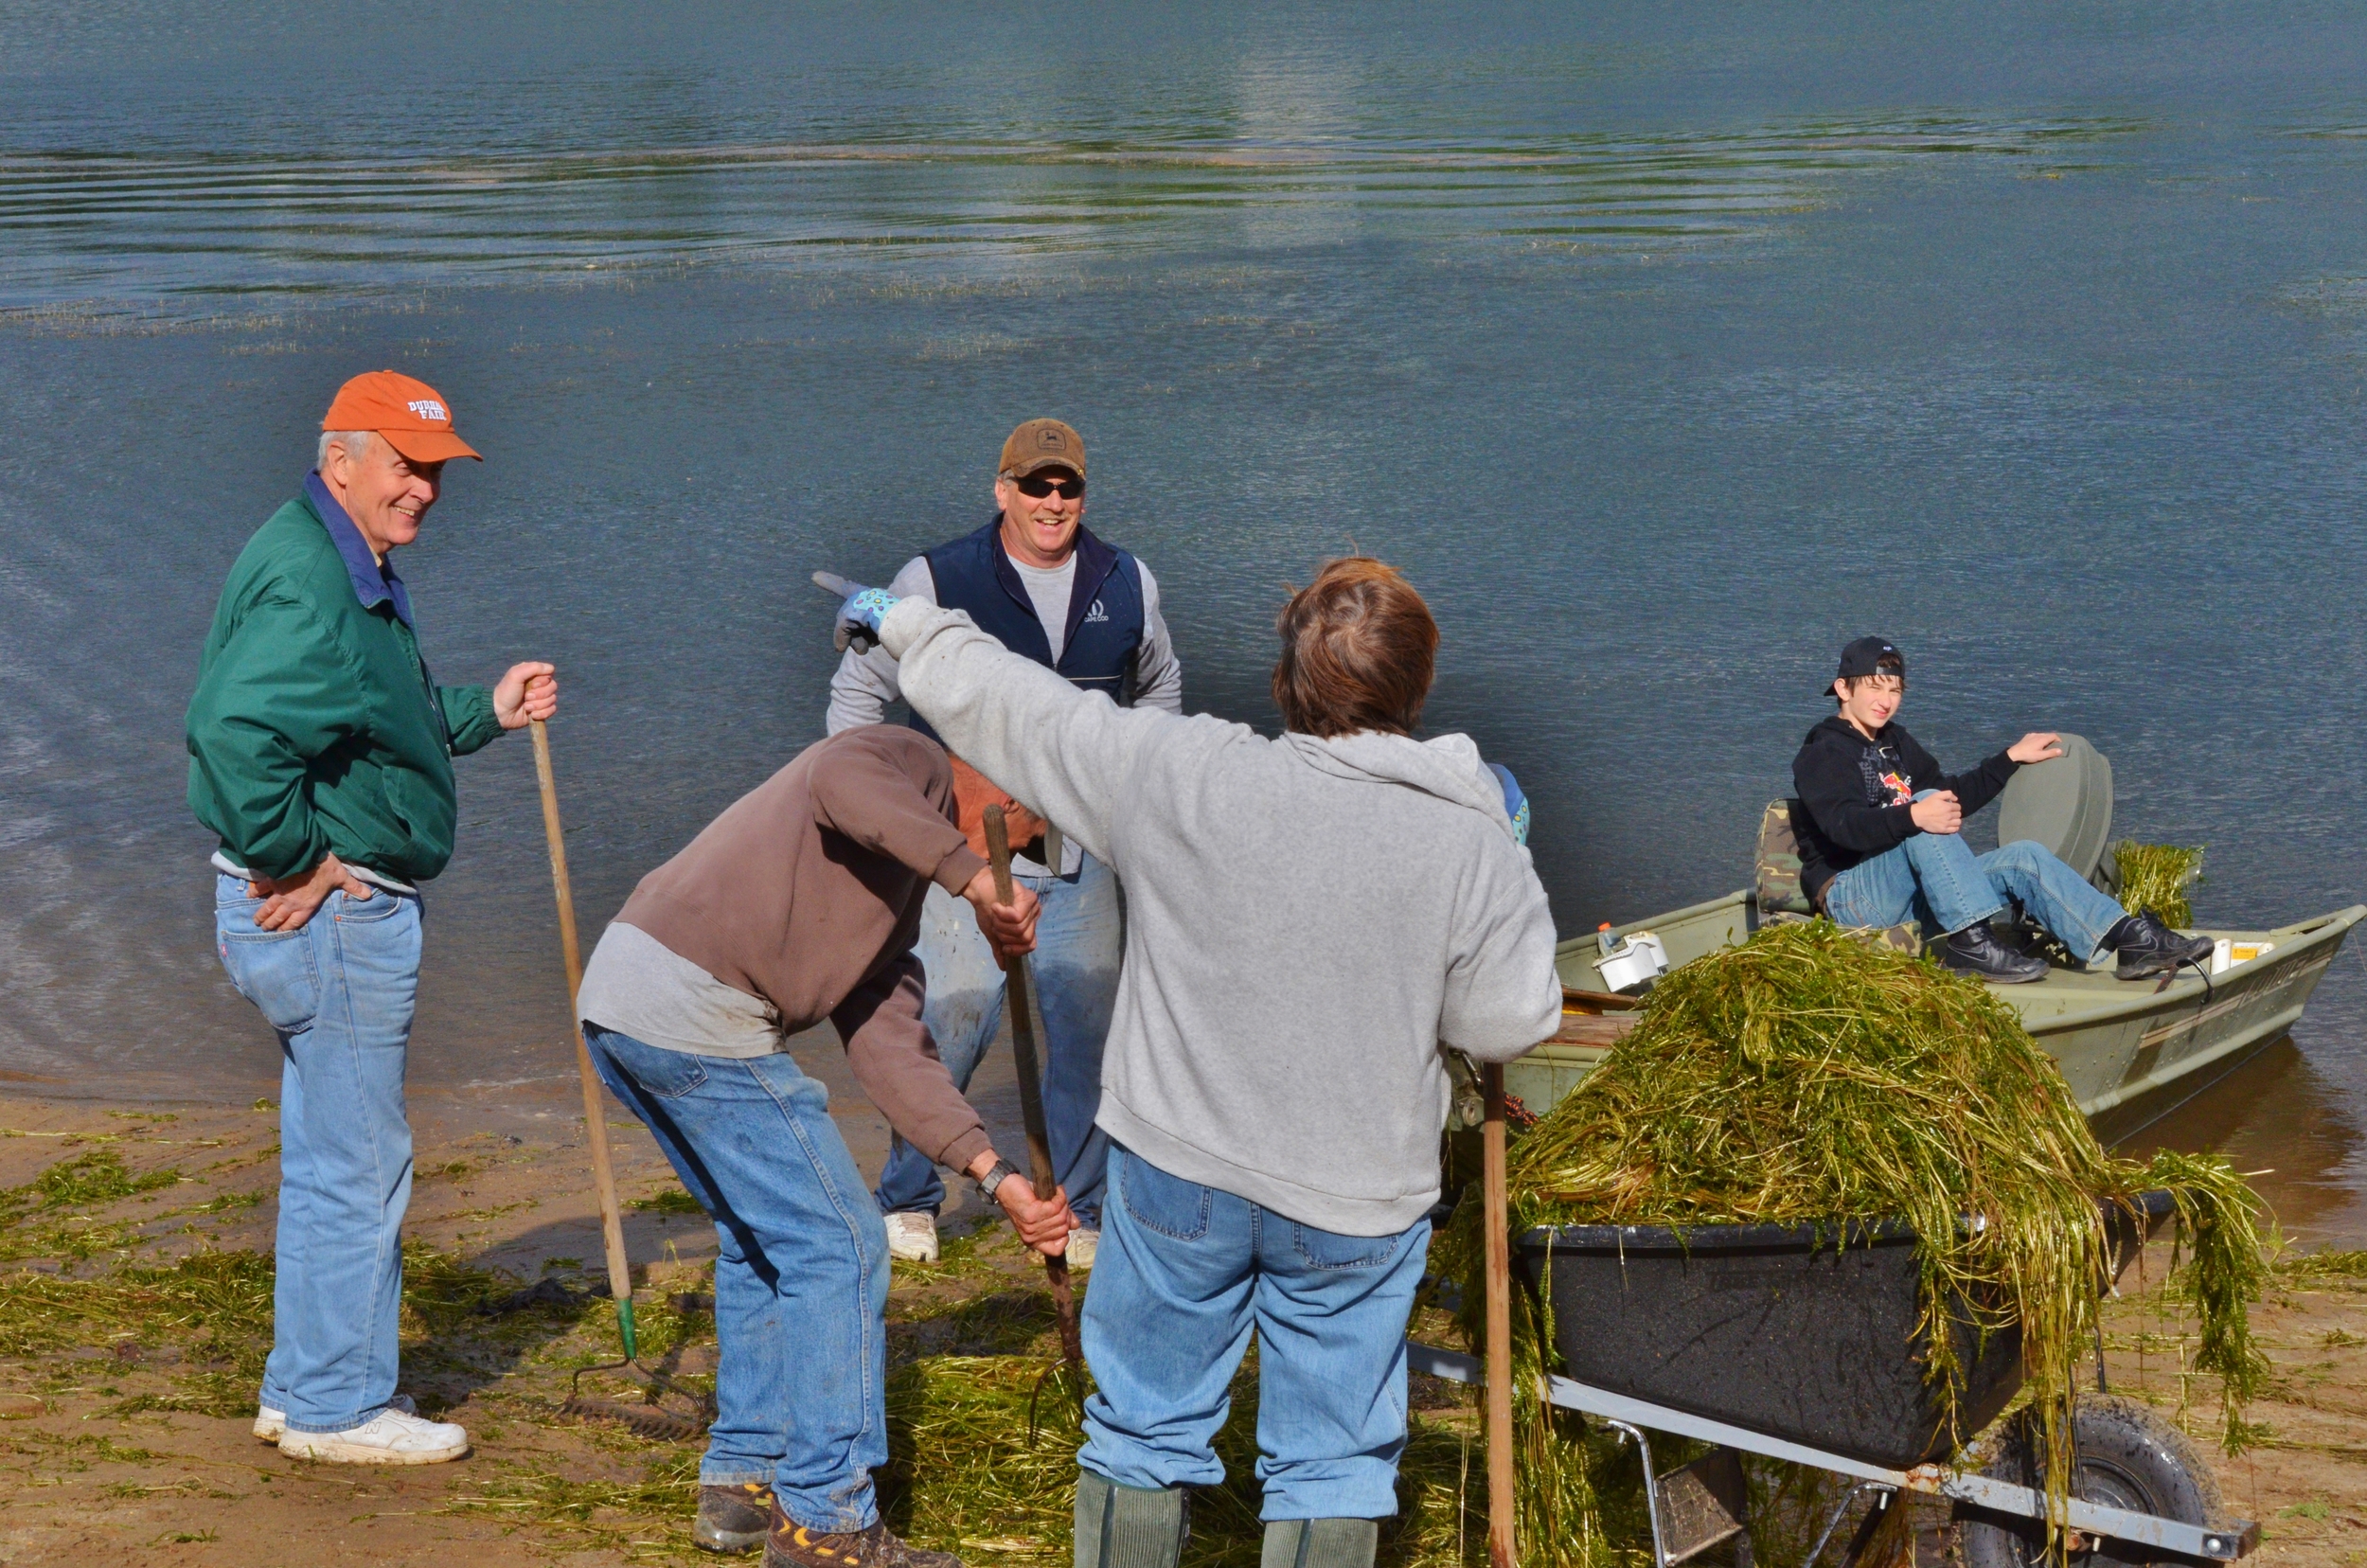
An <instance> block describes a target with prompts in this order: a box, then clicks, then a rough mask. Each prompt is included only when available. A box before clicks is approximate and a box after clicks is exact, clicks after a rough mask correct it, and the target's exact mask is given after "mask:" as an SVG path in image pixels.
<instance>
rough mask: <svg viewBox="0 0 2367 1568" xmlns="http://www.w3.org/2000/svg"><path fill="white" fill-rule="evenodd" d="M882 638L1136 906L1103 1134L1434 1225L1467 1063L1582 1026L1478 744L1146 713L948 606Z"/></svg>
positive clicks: (1180, 1163)
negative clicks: (1467, 1058)
mask: <svg viewBox="0 0 2367 1568" xmlns="http://www.w3.org/2000/svg"><path fill="white" fill-rule="evenodd" d="M881 646H882V647H883V648H885V649H886V650H888V652H889V653H891V654H892V655H894V656H896V657H897V658H898V659H899V660H900V661H901V663H900V666H899V680H900V682H901V685H902V687H903V693H904V697H905V699H906V701H908V702H909V703H911V704H912V706H913V708H914V710H915V711H916V712H917V713H919V714H920V715H921V716H922V717H923V718H925V719H927V720H928V721H929V722H930V723H932V724H934V725H935V726H936V729H937V732H938V733H939V734H940V735H942V736H943V737H944V738H945V742H946V746H947V748H948V749H949V750H951V751H952V752H953V754H954V755H956V756H958V757H962V758H964V759H965V760H967V761H968V762H969V763H970V765H971V766H973V767H975V768H977V769H978V770H979V772H981V773H983V774H985V775H987V776H988V778H991V779H993V780H994V781H995V782H996V783H997V784H999V785H1001V786H1002V787H1003V788H1004V789H1006V790H1007V791H1009V792H1010V793H1012V794H1013V795H1014V796H1016V797H1017V798H1018V799H1020V800H1023V801H1025V802H1027V803H1028V804H1029V805H1030V806H1032V807H1034V808H1035V809H1036V810H1038V811H1041V813H1042V814H1043V815H1044V816H1045V817H1047V818H1048V819H1050V820H1051V821H1052V822H1055V823H1057V824H1059V827H1060V829H1061V830H1062V831H1064V832H1066V833H1068V834H1070V835H1072V836H1073V837H1075V838H1076V839H1077V842H1078V843H1080V844H1082V845H1083V846H1085V847H1086V848H1087V849H1088V850H1090V851H1091V852H1092V853H1093V854H1094V855H1095V857H1097V858H1098V859H1100V860H1102V861H1104V862H1106V863H1107V864H1109V865H1110V866H1112V868H1113V869H1114V870H1115V871H1116V872H1117V874H1118V877H1119V879H1120V881H1121V882H1123V884H1124V886H1125V890H1126V961H1125V968H1124V970H1123V971H1121V974H1120V977H1119V980H1118V995H1117V1013H1116V1017H1115V1018H1114V1020H1113V1021H1112V1024H1111V1027H1110V1037H1109V1042H1108V1045H1107V1047H1106V1048H1105V1051H1104V1053H1103V1058H1102V1069H1101V1111H1100V1114H1099V1116H1098V1117H1097V1118H1096V1120H1097V1122H1098V1124H1099V1125H1100V1127H1101V1128H1102V1129H1103V1130H1105V1131H1107V1132H1108V1133H1109V1134H1110V1136H1111V1137H1112V1138H1113V1139H1115V1140H1116V1141H1117V1142H1119V1143H1121V1144H1124V1145H1125V1146H1126V1147H1127V1148H1128V1149H1131V1150H1132V1151H1133V1152H1135V1153H1136V1154H1139V1155H1141V1156H1142V1157H1143V1158H1144V1159H1146V1160H1148V1161H1149V1162H1150V1163H1151V1164H1152V1165H1155V1166H1157V1167H1159V1168H1160V1169H1162V1170H1165V1171H1168V1172H1170V1173H1172V1174H1174V1175H1176V1176H1180V1177H1183V1178H1184V1179H1185V1180H1187V1181H1192V1182H1199V1183H1201V1184H1203V1185H1208V1186H1213V1187H1218V1188H1220V1189H1222V1190H1223V1191H1226V1192H1230V1193H1233V1194H1236V1195H1237V1196H1238V1197H1241V1198H1245V1199H1248V1200H1249V1201H1250V1202H1252V1203H1257V1204H1260V1205H1262V1206H1264V1207H1267V1208H1270V1209H1272V1210H1273V1211H1274V1212H1276V1213H1278V1214H1281V1215H1285V1216H1287V1217H1289V1218H1290V1219H1292V1220H1296V1221H1302V1222H1304V1223H1306V1224H1310V1225H1314V1226H1317V1227H1319V1228H1321V1229H1323V1230H1327V1231H1336V1232H1340V1233H1342V1234H1344V1235H1349V1236H1387V1235H1391V1234H1394V1233H1396V1232H1397V1231H1401V1230H1404V1229H1405V1228H1406V1227H1407V1226H1409V1225H1411V1224H1413V1223H1414V1222H1415V1221H1416V1220H1418V1219H1420V1218H1421V1217H1422V1215H1423V1213H1424V1212H1425V1211H1426V1210H1428V1209H1429V1208H1430V1207H1431V1205H1432V1204H1433V1203H1436V1202H1437V1200H1438V1135H1439V1132H1440V1131H1441V1130H1442V1129H1443V1128H1444V1127H1445V1125H1446V1115H1447V1101H1448V1095H1449V1088H1448V1080H1447V1070H1446V1063H1445V1060H1444V1059H1443V1058H1442V1057H1441V1055H1440V1047H1441V1045H1442V1044H1443V1045H1449V1046H1452V1047H1454V1048H1455V1049H1457V1050H1460V1051H1465V1052H1468V1054H1470V1055H1471V1056H1473V1057H1476V1058H1478V1059H1479V1060H1483V1061H1506V1060H1511V1059H1512V1058H1514V1057H1517V1056H1520V1055H1522V1053H1524V1052H1526V1051H1528V1050H1529V1049H1531V1048H1532V1047H1533V1046H1535V1045H1536V1044H1537V1043H1538V1042H1540V1041H1544V1040H1550V1039H1552V1038H1553V1035H1554V1032H1555V1030H1556V1029H1557V1027H1558V1026H1559V1025H1560V1022H1561V984H1560V980H1559V977H1558V976H1557V974H1556V973H1555V971H1554V922H1553V916H1552V913H1551V911H1549V910H1548V909H1547V907H1546V902H1545V890H1544V888H1543V887H1542V886H1540V885H1539V882H1538V880H1537V874H1536V872H1535V871H1534V870H1532V869H1531V867H1530V864H1529V854H1528V851H1527V849H1525V848H1523V847H1522V846H1520V845H1519V844H1517V843H1515V842H1514V840H1513V837H1512V824H1511V823H1510V822H1509V821H1508V820H1507V819H1506V817H1505V815H1504V792H1503V790H1502V788H1501V787H1500V786H1499V785H1498V784H1497V782H1496V780H1495V777H1494V775H1491V774H1489V773H1488V772H1487V770H1486V768H1485V767H1484V766H1483V765H1482V764H1481V761H1480V756H1479V750H1478V748H1477V747H1476V746H1474V745H1473V744H1472V743H1471V741H1470V739H1468V737H1465V736H1461V735H1447V736H1441V737H1439V738H1437V739H1433V740H1429V741H1417V740H1412V739H1407V738H1405V737H1403V736H1396V735H1384V734H1380V733H1378V732H1374V731H1365V732H1361V733H1359V734H1356V735H1350V736H1344V737H1341V738H1338V739H1316V738H1314V737H1312V736H1307V735H1297V734H1285V735H1284V736H1283V737H1282V738H1281V739H1272V740H1270V739H1266V738H1264V737H1262V736H1260V735H1258V734H1257V733H1256V732H1255V730H1253V729H1251V728H1250V727H1249V726H1248V725H1246V724H1233V723H1227V722H1224V721H1222V720H1220V719H1217V718H1214V717H1211V716H1209V715H1207V714H1199V715H1195V716H1193V717H1190V718H1183V717H1179V716H1177V715H1175V714H1171V713H1165V712H1161V711H1159V710H1158V709H1155V708H1142V707H1135V708H1120V707H1118V706H1116V705H1115V704H1112V703H1111V702H1110V701H1109V699H1108V698H1107V697H1104V696H1102V695H1100V694H1098V693H1092V692H1084V691H1079V690H1078V689H1077V687H1075V686H1071V685H1070V684H1069V683H1068V682H1066V681H1064V680H1062V679H1061V678H1060V677H1059V676H1058V675H1055V674H1054V673H1052V672H1051V671H1050V670H1048V669H1045V668H1043V667H1042V666H1041V665H1039V664H1037V663H1036V662H1035V661H1034V660H1032V659H1028V658H1025V657H1023V656H1021V655H1018V654H1014V653H1011V652H1008V651H1006V650H1005V649H1004V647H1003V645H1002V644H1001V643H999V642H996V641H995V640H994V639H993V638H992V637H989V636H988V635H987V634H986V633H982V632H980V631H978V630H977V628H976V627H975V626H974V625H972V624H971V622H970V617H969V616H968V615H964V614H962V613H961V612H959V611H947V610H940V609H938V608H937V607H936V606H935V605H934V604H931V603H929V602H927V601H926V600H923V599H904V600H902V601H900V602H899V604H898V605H897V607H896V608H895V609H894V610H893V611H891V612H890V613H889V614H888V615H887V617H886V620H885V622H884V624H883V625H882V626H881ZM1053 983H1057V980H1055V981H1054V982H1053Z"/></svg>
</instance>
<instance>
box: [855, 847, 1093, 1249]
mask: <svg viewBox="0 0 2367 1568" xmlns="http://www.w3.org/2000/svg"><path fill="white" fill-rule="evenodd" d="M1019 880H1020V881H1021V882H1025V883H1026V884H1027V885H1028V886H1029V887H1030V888H1033V889H1034V890H1035V894H1036V897H1037V898H1038V899H1040V900H1042V903H1043V909H1042V913H1041V914H1040V915H1039V916H1038V917H1037V918H1036V951H1035V953H1033V954H1032V955H1031V956H1030V957H1029V959H1028V963H1029V965H1030V967H1031V969H1032V970H1033V971H1034V974H1035V978H1036V999H1037V1003H1038V1005H1039V1007H1041V1010H1042V1013H1043V1053H1044V1061H1043V1119H1044V1131H1045V1133H1046V1135H1047V1136H1048V1137H1049V1138H1050V1140H1051V1144H1052V1172H1053V1175H1054V1176H1055V1177H1056V1178H1057V1179H1058V1180H1059V1184H1060V1185H1062V1186H1063V1187H1066V1188H1067V1189H1068V1203H1069V1207H1070V1208H1071V1209H1073V1210H1075V1211H1076V1213H1077V1219H1078V1220H1079V1221H1082V1222H1083V1223H1084V1224H1086V1225H1088V1226H1091V1225H1097V1224H1099V1223H1100V1216H1101V1184H1102V1170H1103V1167H1104V1166H1105V1165H1106V1164H1107V1162H1108V1159H1109V1149H1110V1138H1109V1134H1108V1133H1106V1132H1103V1131H1101V1130H1100V1129H1099V1128H1096V1127H1095V1126H1094V1117H1095V1114H1098V1113H1099V1112H1100V1110H1101V1047H1102V1042H1104V1041H1105V1040H1106V1039H1108V1037H1109V1034H1110V1019H1111V1016H1112V1014H1113V1013H1115V1012H1116V1011H1117V1002H1118V964H1119V961H1120V960H1121V959H1122V958H1123V957H1124V956H1125V953H1126V920H1125V912H1124V905H1123V903H1122V901H1121V900H1120V897H1119V893H1118V880H1117V877H1116V876H1115V875H1114V874H1112V871H1111V870H1110V868H1109V867H1108V866H1106V865H1104V864H1101V863H1100V862H1099V861H1097V860H1095V859H1094V858H1093V857H1092V856H1091V855H1086V856H1084V857H1083V864H1081V865H1079V866H1078V868H1077V875H1075V876H1074V877H1051V876H1040V877H1022V878H1020V879H1019ZM915 947H916V949H917V951H918V953H919V954H920V962H921V967H922V968H924V969H926V970H927V971H929V995H928V1000H927V1002H926V1004H925V1005H924V1007H923V1010H922V1013H921V1017H922V1019H923V1020H924V1021H925V1022H926V1023H927V1024H928V1025H929V1033H930V1035H931V1036H932V1037H933V1038H934V1040H935V1041H936V1042H937V1055H938V1057H939V1058H940V1059H942V1060H943V1061H944V1062H945V1070H946V1071H947V1072H949V1073H951V1074H952V1075H953V1086H954V1087H955V1088H956V1089H960V1090H963V1091H965V1092H967V1091H968V1090H969V1088H970V1075H971V1074H973V1073H975V1072H977V1070H978V1063H979V1060H981V1059H982V1058H984V1057H985V1056H986V1054H987V1047H988V1046H989V1045H991V1044H993V1043H994V1037H995V1034H996V1032H997V1031H998V1030H1000V1029H1001V1028H1002V1026H1003V991H1004V978H1003V966H1002V965H1000V964H998V963H996V962H995V960H994V949H993V948H991V947H990V946H988V943H987V939H986V937H985V936H983V935H980V934H979V931H978V921H977V918H975V917H974V916H973V915H972V914H971V913H970V905H968V904H967V903H965V902H963V901H962V900H959V899H957V898H955V897H953V896H952V894H950V893H948V892H946V891H945V889H943V888H941V887H937V886H935V885H934V884H933V885H932V886H931V887H930V889H929V894H928V899H927V900H926V902H925V903H924V904H923V905H922V907H921V912H920V938H919V940H918V941H917V943H916V944H915ZM877 1196H878V1198H879V1201H880V1207H881V1209H882V1210H883V1211H885V1212H887V1213H890V1214H894V1213H897V1212H898V1211H899V1210H905V1209H918V1210H922V1211H924V1212H927V1213H930V1214H934V1213H935V1212H936V1211H937V1209H938V1207H939V1205H941V1204H942V1203H944V1202H945V1183H944V1181H943V1180H942V1179H941V1178H940V1177H939V1176H938V1175H937V1167H936V1166H935V1165H934V1163H932V1162H931V1161H930V1159H929V1157H928V1156H927V1155H925V1154H923V1153H921V1152H920V1151H919V1150H918V1149H915V1148H914V1147H913V1146H912V1145H910V1144H908V1143H906V1142H905V1141H904V1140H903V1139H902V1138H898V1139H896V1140H895V1141H894V1143H893V1144H892V1145H891V1146H890V1148H889V1149H888V1160H887V1166H886V1167H885V1168H884V1169H882V1170H881V1172H880V1186H879V1191H878V1194H877Z"/></svg>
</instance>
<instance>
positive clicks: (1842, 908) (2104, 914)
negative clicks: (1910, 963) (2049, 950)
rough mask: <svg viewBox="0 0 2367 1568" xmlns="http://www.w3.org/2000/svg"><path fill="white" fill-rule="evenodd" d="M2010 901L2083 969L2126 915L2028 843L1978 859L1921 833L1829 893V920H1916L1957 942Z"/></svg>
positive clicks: (1853, 871) (1951, 840) (1876, 923)
mask: <svg viewBox="0 0 2367 1568" xmlns="http://www.w3.org/2000/svg"><path fill="white" fill-rule="evenodd" d="M1925 793H1927V794H1928V793H1931V792H1929V791H1926V792H1925ZM1915 798H1916V799H1918V800H1920V799H1922V798H1923V796H1922V795H1917V796H1916V797H1915ZM2008 895H2011V896H2012V897H2013V898H2014V899H2015V900H2017V901H2018V902H2020V905H2021V907H2022V910H2023V912H2024V913H2025V914H2027V915H2029V917H2030V918H2032V919H2034V920H2036V921H2038V923H2039V924H2040V925H2042V926H2044V927H2046V928H2047V930H2049V931H2051V932H2053V933H2054V934H2055V935H2056V939H2057V940H2059V941H2060V942H2061V943H2062V944H2063V946H2065V947H2066V948H2068V949H2070V950H2071V952H2072V953H2073V956H2074V957H2076V958H2078V959H2079V960H2080V961H2081V962H2082V963H2093V962H2094V961H2095V959H2096V955H2097V954H2098V953H2102V952H2103V950H2104V934H2105V933H2106V932H2108V931H2110V930H2111V929H2112V927H2113V926H2114V925H2116V924H2118V923H2119V922H2120V919H2121V917H2123V916H2124V915H2126V914H2127V913H2128V912H2127V910H2125V909H2123V908H2122V907H2121V906H2120V905H2119V904H2117V903H2114V902H2113V901H2112V900H2110V899H2109V898H2107V897H2105V896H2104V895H2103V894H2101V893H2099V892H2097V891H2096V890H2095V889H2094V888H2093V887H2091V886H2090V885H2089V883H2088V880H2087V879H2086V878H2085V877H2082V876H2081V875H2080V874H2079V873H2078V872H2076V871H2073V869H2072V868H2071V867H2070V866H2068V865H2065V864H2063V863H2062V862H2061V861H2059V860H2057V859H2056V858H2055V856H2054V855H2052V854H2050V853H2048V852H2047V851H2046V850H2045V849H2042V848H2040V847H2039V846H2038V845H2036V844H2033V843H2031V842H2030V841H2029V840H2027V839H2023V840H2020V841H2019V842H2016V843H2013V844H2009V845H2006V846H2004V847H2002V848H2000V849H1992V850H1990V851H1989V852H1988V853H1987V854H1985V855H1979V856H1976V855H1974V854H1973V852H1972V851H1971V850H1970V849H1968V848H1967V847H1966V846H1965V840H1964V835H1963V834H1961V833H1917V834H1916V835H1915V836H1914V837H1913V838H1911V839H1909V840H1908V841H1907V842H1906V843H1904V844H1901V845H1898V846H1895V847H1894V848H1890V849H1885V850H1884V851H1882V853H1880V854H1878V855H1876V856H1875V857H1874V858H1873V859H1871V860H1863V861H1860V862H1859V863H1858V864H1855V865H1853V866H1851V867H1850V868H1849V869H1848V870H1846V871H1843V872H1842V873H1841V874H1840V875H1839V876H1837V877H1835V878H1834V879H1833V880H1832V882H1830V883H1828V884H1827V885H1826V887H1825V890H1824V913H1825V914H1827V915H1829V916H1831V917H1832V918H1833V919H1834V920H1835V921H1836V922H1837V923H1839V924H1841V925H1845V926H1872V927H1883V926H1895V925H1897V924H1899V923H1900V922H1901V921H1903V920H1905V919H1906V918H1908V917H1909V916H1910V915H1912V916H1913V917H1914V918H1916V919H1917V920H1919V921H1921V922H1922V924H1923V927H1924V930H1925V931H1926V933H1927V934H1930V935H1938V934H1942V933H1951V934H1952V933H1954V932H1959V931H1962V930H1964V929H1965V928H1966V927H1967V926H1969V925H1975V924H1978V923H1979V922H1980V921H1983V920H1985V919H1988V918H1990V917H1991V916H1993V915H1996V914H1998V913H2000V912H2001V911H2002V910H2003V909H2004V907H2005V900H2006V897H2007V896H2008Z"/></svg>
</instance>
